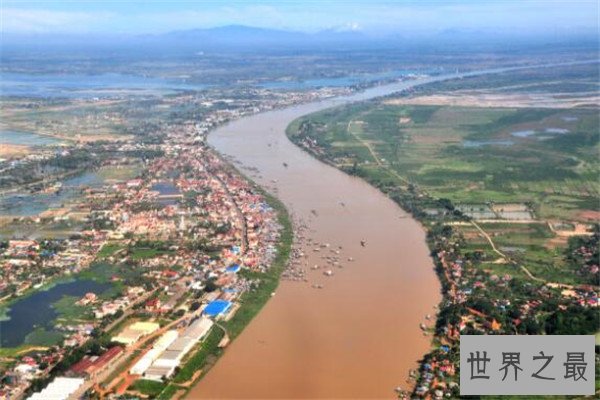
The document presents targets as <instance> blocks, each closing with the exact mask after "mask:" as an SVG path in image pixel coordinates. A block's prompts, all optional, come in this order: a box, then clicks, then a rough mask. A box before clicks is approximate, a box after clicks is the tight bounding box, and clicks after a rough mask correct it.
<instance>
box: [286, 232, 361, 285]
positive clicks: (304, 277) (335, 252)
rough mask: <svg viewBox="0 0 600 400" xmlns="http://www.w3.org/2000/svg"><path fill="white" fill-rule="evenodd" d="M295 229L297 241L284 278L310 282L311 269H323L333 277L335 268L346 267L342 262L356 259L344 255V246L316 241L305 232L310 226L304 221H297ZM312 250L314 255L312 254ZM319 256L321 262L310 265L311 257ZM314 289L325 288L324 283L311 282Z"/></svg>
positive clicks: (323, 272) (328, 275) (327, 274)
mask: <svg viewBox="0 0 600 400" xmlns="http://www.w3.org/2000/svg"><path fill="white" fill-rule="evenodd" d="M295 225H296V229H295V237H294V239H295V242H294V246H293V248H292V254H291V257H290V261H289V262H288V265H287V268H286V270H285V271H284V272H283V274H282V276H281V277H282V279H285V280H288V281H296V282H309V277H308V272H309V271H322V274H323V276H325V277H332V276H334V275H335V272H334V271H335V269H342V268H344V264H342V262H343V261H344V260H345V261H346V262H352V261H354V258H353V257H344V256H343V254H342V252H343V247H342V246H332V245H331V244H330V243H321V242H318V241H314V240H313V239H312V238H310V237H308V236H307V235H306V234H305V233H306V231H307V230H308V226H307V225H306V224H304V223H297V224H295ZM311 252H312V255H311V254H310V253H311ZM316 257H318V258H319V259H320V261H319V262H317V263H316V264H313V265H312V266H310V267H309V259H312V260H313V261H314V259H315V258H316ZM311 287H312V288H314V289H323V288H324V285H323V284H322V283H319V282H315V283H312V284H311Z"/></svg>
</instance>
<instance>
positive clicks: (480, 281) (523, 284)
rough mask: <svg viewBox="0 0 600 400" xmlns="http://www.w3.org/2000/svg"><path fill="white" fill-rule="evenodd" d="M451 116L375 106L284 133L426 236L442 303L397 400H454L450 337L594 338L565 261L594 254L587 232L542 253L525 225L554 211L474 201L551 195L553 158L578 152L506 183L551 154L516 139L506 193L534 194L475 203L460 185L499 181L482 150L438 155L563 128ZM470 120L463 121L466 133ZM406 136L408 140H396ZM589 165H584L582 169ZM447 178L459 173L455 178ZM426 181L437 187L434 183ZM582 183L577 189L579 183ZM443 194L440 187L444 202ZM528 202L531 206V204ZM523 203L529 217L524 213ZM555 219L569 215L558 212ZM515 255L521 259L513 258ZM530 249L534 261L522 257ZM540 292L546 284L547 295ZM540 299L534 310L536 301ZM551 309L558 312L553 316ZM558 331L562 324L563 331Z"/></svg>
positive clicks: (576, 278) (590, 309) (584, 295)
mask: <svg viewBox="0 0 600 400" xmlns="http://www.w3.org/2000/svg"><path fill="white" fill-rule="evenodd" d="M450 111H452V110H448V109H447V108H442V107H414V106H408V107H404V108H401V109H400V108H398V107H397V108H392V107H390V106H389V105H386V106H382V105H381V104H379V103H368V104H363V105H360V104H357V105H352V106H351V107H347V108H343V109H338V110H337V112H335V111H330V110H327V111H325V112H322V113H319V114H313V115H310V116H306V117H302V118H300V119H297V120H295V121H293V122H292V123H291V124H290V125H289V127H288V129H287V130H286V134H287V136H288V138H289V139H290V140H291V141H292V142H294V143H295V144H296V145H297V146H298V147H300V148H302V149H303V150H305V151H306V152H307V153H308V154H311V155H312V156H314V157H315V158H317V159H319V160H321V161H323V162H326V163H327V164H329V165H333V166H336V167H337V168H338V169H339V170H341V171H344V172H345V173H347V174H349V175H353V176H357V177H359V178H361V179H363V180H364V181H366V182H368V183H369V184H370V185H371V186H373V187H374V188H376V189H378V190H379V191H380V192H382V193H384V194H385V195H387V196H388V197H389V198H390V199H392V200H393V201H394V202H396V203H397V204H398V205H399V206H400V207H401V208H402V209H404V210H406V211H407V212H409V213H410V214H411V215H412V216H413V218H415V219H416V220H418V221H419V222H420V223H421V224H422V225H423V226H424V227H425V229H426V230H427V244H428V247H429V249H430V252H431V256H432V259H433V261H434V263H435V266H436V272H437V275H438V278H439V280H440V282H441V284H442V288H443V296H444V298H443V300H442V302H441V303H440V308H439V310H440V311H439V313H438V314H437V316H436V318H435V320H436V323H435V326H432V325H430V324H429V321H430V320H431V319H432V316H431V315H429V316H424V317H425V318H424V321H423V325H422V329H423V331H424V333H425V334H434V336H433V341H432V347H431V349H430V351H429V352H427V353H426V354H425V355H424V357H423V360H422V362H421V363H420V367H419V371H418V372H417V371H413V372H412V373H411V377H414V378H415V379H416V381H417V384H416V385H415V387H414V390H412V391H411V392H410V393H407V392H403V394H406V396H411V397H413V396H418V397H426V396H428V395H435V396H436V397H441V396H452V397H454V396H458V390H459V389H458V344H459V337H460V334H492V333H493V334H543V333H545V334H556V333H557V332H562V333H567V334H591V333H595V329H596V327H597V324H598V315H597V313H595V314H594V305H595V304H596V302H595V300H594V298H596V299H597V294H594V289H593V288H592V289H590V285H589V284H588V281H587V279H588V275H585V274H584V272H585V271H587V270H586V269H585V268H586V267H585V266H582V265H581V261H580V262H579V263H577V262H575V263H573V262H572V261H569V259H571V260H572V259H574V258H576V257H577V256H576V254H578V253H577V250H576V251H575V253H573V249H576V248H578V247H580V248H584V249H585V248H587V247H588V246H591V247H593V246H594V244H593V243H597V233H596V234H593V230H591V231H590V232H584V236H582V237H583V238H586V239H585V240H579V241H578V242H577V243H571V242H569V246H565V244H563V246H562V247H557V244H556V243H555V242H552V247H550V248H546V247H543V246H544V245H545V243H546V242H547V241H548V240H549V239H551V235H549V234H548V235H545V234H544V232H541V233H540V231H541V230H543V229H544V227H545V225H540V224H536V223H537V222H540V221H536V220H533V218H534V215H535V217H536V218H539V217H540V215H541V216H544V215H545V214H544V212H545V213H548V212H552V209H548V208H546V209H544V210H542V212H540V211H539V207H536V212H535V214H534V213H531V214H530V211H529V210H530V209H531V207H532V206H531V205H529V206H528V207H524V206H521V207H518V208H517V205H518V204H506V205H503V204H502V203H496V204H494V202H492V205H491V206H490V205H489V203H488V201H487V200H482V198H489V196H491V195H492V194H493V195H495V196H502V197H501V198H502V199H503V200H504V201H505V202H508V203H510V202H513V203H514V202H518V200H515V198H514V197H515V196H526V195H527V194H528V193H529V192H530V191H531V192H533V191H535V188H536V187H540V180H539V177H540V176H544V178H546V179H548V180H550V179H555V182H551V183H550V184H549V186H550V187H554V188H557V187H559V185H560V184H561V179H560V177H558V178H556V176H555V175H551V174H548V173H547V171H548V170H551V171H554V173H555V174H556V173H557V168H553V165H554V164H558V165H561V164H562V163H561V162H557V161H556V158H558V157H561V156H562V154H566V155H567V156H570V155H571V154H573V153H575V154H577V156H578V157H582V158H584V159H585V157H586V155H587V153H585V149H584V150H583V151H582V152H576V151H575V150H577V149H578V147H576V146H575V145H573V144H572V145H571V147H569V146H567V144H569V143H573V141H568V140H566V139H565V138H562V137H560V136H558V137H557V138H556V142H558V143H559V144H560V145H561V151H562V152H563V153H562V154H561V153H557V152H556V149H555V148H554V147H552V152H551V154H552V155H553V157H554V158H553V159H550V158H549V157H546V158H545V159H544V160H543V161H541V162H536V163H533V165H531V166H528V167H526V168H524V169H523V171H526V172H527V174H525V173H522V174H521V175H519V174H518V173H517V172H515V170H516V171H518V166H519V163H524V164H526V163H529V162H531V160H530V157H532V155H533V154H536V151H537V152H538V153H540V152H542V151H544V150H545V151H547V147H546V146H548V147H549V146H551V145H552V144H553V143H552V141H548V140H545V141H542V142H540V141H533V142H532V141H531V140H530V139H528V140H527V141H526V140H525V139H523V140H522V141H521V142H518V141H517V140H518V139H514V140H515V143H514V148H515V150H514V152H513V153H511V152H510V150H511V149H512V148H511V149H503V150H502V152H500V154H501V156H502V157H507V156H509V155H512V156H513V157H514V158H515V161H513V162H511V166H513V167H514V168H513V171H512V173H511V177H512V179H513V180H514V181H513V182H511V184H512V186H511V188H513V189H514V187H515V182H516V183H519V178H521V180H526V179H523V178H527V179H531V180H532V181H533V180H534V177H537V179H535V182H531V183H530V184H529V185H528V186H527V185H526V186H525V187H524V188H523V190H521V191H520V192H517V193H512V192H511V193H506V192H505V191H507V190H506V189H504V186H502V185H501V183H502V182H503V181H498V180H495V181H492V182H493V183H495V184H496V185H497V186H496V188H495V190H494V189H491V188H489V187H486V189H487V190H485V191H482V192H481V193H478V191H477V190H476V188H474V187H473V186H474V185H475V182H471V186H469V179H468V177H472V176H473V174H475V173H477V174H479V175H478V176H482V177H483V176H487V177H489V176H493V174H494V173H495V172H497V171H500V170H501V168H502V167H501V166H500V167H496V166H492V167H490V166H489V165H490V164H491V163H493V162H494V157H498V156H497V155H495V154H494V151H493V149H492V150H487V152H485V150H486V149H483V150H481V149H477V151H476V150H473V149H468V150H461V149H460V148H459V147H458V145H454V147H453V148H451V149H450V150H451V151H450V150H448V151H446V152H444V151H443V146H450V145H451V144H452V143H454V142H458V143H460V138H461V137H460V136H458V134H457V132H461V131H464V130H465V128H464V126H470V127H472V129H473V130H477V131H478V132H482V131H483V132H489V134H490V135H498V134H506V135H508V134H510V132H512V131H513V130H514V131H516V132H520V131H518V130H517V129H516V128H515V127H514V126H512V125H513V124H517V123H521V124H523V123H527V124H530V125H531V126H533V124H537V125H536V126H535V127H534V128H536V129H538V130H539V131H544V130H545V129H548V128H547V127H546V126H544V123H545V124H548V123H552V124H557V123H559V122H560V121H563V120H564V119H566V116H565V115H562V114H560V112H558V111H552V113H551V115H549V116H548V115H545V114H543V113H541V112H540V111H539V110H534V112H532V111H531V110H529V112H528V113H526V112H525V111H523V112H520V111H512V110H500V111H497V110H493V109H492V110H489V109H485V110H479V109H471V110H467V111H465V110H463V109H462V108H461V109H459V111H460V112H461V113H463V114H461V117H460V118H455V119H450V118H447V116H448V115H449V113H450ZM494 112H496V113H497V114H498V115H500V117H503V119H500V120H499V121H501V122H503V124H500V123H499V122H496V121H495V120H494V118H489V115H490V114H492V113H494ZM577 112H578V114H577V119H578V120H581V121H585V120H586V119H589V118H590V115H589V114H590V113H587V114H585V113H584V112H583V111H577ZM436 113H439V115H443V116H444V117H446V118H443V119H442V121H443V123H442V124H441V126H442V128H440V129H437V130H436V129H434V128H431V126H430V125H431V124H429V125H427V123H428V122H430V121H431V120H434V119H435V117H434V116H435V115H438V114H436ZM482 113H483V114H486V115H488V119H485V118H481V117H480V114H482ZM511 113H515V114H516V115H512V114H511ZM567 113H568V114H569V116H570V115H571V114H573V113H575V111H573V110H569V111H564V114H567ZM467 114H468V115H467ZM506 114H508V116H507V115H506ZM554 114H556V115H554ZM492 115H494V114H492ZM525 117H527V118H525ZM561 117H562V118H561ZM469 118H473V121H472V120H470V119H469ZM477 118H479V119H478V120H477ZM544 118H546V119H544ZM457 121H458V122H457ZM481 121H483V122H481ZM557 121H558V122H557ZM469 122H471V124H470V125H469ZM484 122H485V123H486V125H485V128H487V130H484V129H479V130H478V128H479V126H478V125H477V123H479V124H483V123H484ZM452 123H460V124H461V128H460V129H453V125H452ZM538 125H539V126H538ZM593 125H594V124H588V125H584V126H593ZM595 125H597V123H596V124H595ZM423 126H425V127H423ZM434 127H437V125H434ZM513 128H514V129H513ZM565 129H566V128H565ZM573 129H575V128H573ZM505 132H508V133H505ZM561 132H562V131H561ZM585 134H586V131H585V130H581V129H579V131H578V132H577V135H580V136H583V135H585ZM435 135H438V137H437V138H434V139H432V138H431V136H435ZM463 135H465V133H463ZM480 135H481V133H480ZM407 136H408V137H409V138H410V140H408V139H406V140H404V139H405V138H406V137H407ZM448 143H450V145H449V144H448ZM419 146H422V147H419ZM434 146H438V147H442V150H439V153H436V152H435V151H433V150H432V148H433V147H434ZM520 146H531V147H537V148H536V149H535V150H536V151H533V150H531V151H528V152H527V153H526V154H527V157H529V158H526V159H520V158H519V155H520V154H523V153H520V152H518V149H519V148H520ZM436 148H437V147H436ZM467 151H468V152H470V154H471V155H472V157H473V158H474V159H475V160H477V167H478V169H476V170H475V169H473V168H468V167H469V164H468V161H469V160H468V159H463V158H460V156H461V155H463V153H465V152H467ZM480 153H484V154H485V157H484V158H485V160H481V159H480V158H478V157H481V154H480ZM444 157H446V158H444ZM592 162H593V161H592V160H590V163H592ZM545 163H546V164H548V165H547V166H546V164H545ZM550 164H552V165H550ZM453 168H454V169H460V171H453ZM536 169H538V170H542V173H540V174H537V175H535V174H533V175H532V173H533V172H534V171H535V170H536ZM423 171H425V172H423ZM532 171H533V172H532ZM452 172H454V175H452V174H451V173H452ZM425 173H426V174H427V175H425ZM459 173H460V174H459ZM468 173H470V174H471V175H469V174H468ZM424 175H425V176H424ZM440 176H441V177H442V178H443V179H442V178H440ZM465 176H466V178H464V177H465ZM459 177H460V178H463V179H465V182H459V183H457V182H455V181H451V179H452V178H454V179H455V180H457V179H459ZM426 178H427V179H426ZM434 178H437V180H435V181H434V180H433V179H434ZM580 179H581V182H583V183H586V180H585V177H581V178H580ZM482 180H483V178H482ZM488 181H491V180H490V179H488ZM423 182H424V184H422V183H423ZM425 184H428V186H425ZM535 184H537V186H536V185H535ZM443 185H446V186H448V189H447V190H446V191H444V190H445V187H444V186H443ZM424 186H425V187H424ZM440 187H441V189H440ZM555 190H556V189H555ZM440 192H443V193H447V194H446V196H448V197H451V196H454V197H451V199H448V198H446V197H445V196H444V197H443V196H441V195H440V194H439V193H440ZM569 195H570V196H573V197H574V198H575V199H580V200H581V198H582V197H583V198H585V195H576V194H574V193H569ZM510 196H513V197H510ZM456 197H458V198H459V199H462V201H465V202H468V201H469V199H470V200H471V203H477V202H479V203H480V204H481V206H471V207H466V206H464V207H463V206H461V205H460V203H454V202H453V200H455V198H456ZM531 198H532V199H535V196H531ZM499 201H500V200H499ZM521 201H524V200H521ZM532 203H533V204H534V205H535V202H534V201H533V202H532ZM530 204H531V203H530ZM578 204H580V207H582V208H581V209H574V210H569V212H570V213H571V214H570V215H571V216H572V217H574V218H576V217H577V216H578V215H579V212H578V211H584V210H585V207H587V203H586V202H584V201H580V202H579V203H578ZM480 208H483V209H489V211H488V214H490V215H491V216H487V214H485V211H484V210H482V209H480ZM513 210H518V211H519V212H520V213H521V214H519V215H527V218H528V219H529V220H528V221H526V222H527V224H524V223H519V222H520V221H518V220H517V221H513V220H506V219H503V218H506V217H505V216H506V215H508V216H509V217H510V216H511V215H512V214H510V213H511V212H512V213H514V212H516V211H513ZM562 212H563V214H564V215H567V214H566V211H565V210H562ZM470 213H471V214H470ZM478 213H479V214H482V215H484V217H487V218H495V220H493V221H492V222H490V221H487V222H486V223H481V224H480V223H479V221H476V220H477V218H478V217H479V214H478ZM563 218H564V217H563ZM484 222H485V221H484ZM481 226H484V227H485V229H486V230H492V232H493V233H492V234H491V235H490V234H488V233H487V232H486V231H485V230H483V229H482V228H481ZM596 229H597V228H596ZM596 232H597V230H596ZM587 238H589V239H587ZM511 240H512V242H511ZM588 243H589V244H588ZM546 246H547V244H546ZM565 247H566V248H565ZM499 248H501V249H503V251H500V250H499ZM514 248H522V249H523V250H522V251H521V252H520V253H519V254H515V251H514V250H513V249H514ZM525 249H527V253H526V252H525ZM530 249H532V251H531V252H532V253H533V255H532V256H530V254H529V253H528V252H529V251H530ZM585 251H586V252H587V250H585ZM579 252H581V251H579ZM540 255H550V256H552V257H554V258H555V259H558V262H560V264H559V266H558V267H555V268H554V269H552V268H550V266H549V265H548V264H549V263H548V257H545V258H541V259H540ZM530 260H532V261H530ZM535 261H537V262H538V263H539V264H540V265H539V266H538V265H537V264H536V262H535ZM589 262H592V263H593V262H594V261H589ZM524 264H526V265H527V268H529V269H532V270H534V271H535V275H536V276H541V277H543V278H544V279H540V278H539V277H536V276H533V275H532V274H531V273H530V272H529V269H527V268H526V267H525V266H524ZM523 271H525V272H523ZM528 272H529V273H528ZM596 277H597V275H596ZM546 282H554V283H548V284H547V285H546ZM596 282H597V281H596ZM589 283H591V284H593V283H592V282H589ZM561 285H565V286H561ZM561 287H562V288H564V287H568V288H569V289H570V290H569V291H561V290H560V288H561ZM557 289H558V290H557ZM564 293H567V294H564ZM541 299H544V301H540V300H541ZM556 304H560V306H559V307H558V308H557V307H556V306H555V305H556ZM567 320H568V321H569V322H565V321H567ZM594 321H596V322H594Z"/></svg>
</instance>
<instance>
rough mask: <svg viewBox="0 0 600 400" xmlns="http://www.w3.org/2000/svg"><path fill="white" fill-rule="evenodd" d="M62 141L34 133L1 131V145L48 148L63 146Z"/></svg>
mask: <svg viewBox="0 0 600 400" xmlns="http://www.w3.org/2000/svg"><path fill="white" fill-rule="evenodd" d="M61 143H62V142H61V140H60V139H57V138H53V137H51V136H43V135H38V134H37V133H32V132H21V131H12V130H2V131H0V144H17V145H23V146H47V145H53V144H61Z"/></svg>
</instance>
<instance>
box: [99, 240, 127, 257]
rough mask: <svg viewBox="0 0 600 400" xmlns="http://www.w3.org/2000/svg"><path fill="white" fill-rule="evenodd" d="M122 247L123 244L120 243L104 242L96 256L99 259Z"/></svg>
mask: <svg viewBox="0 0 600 400" xmlns="http://www.w3.org/2000/svg"><path fill="white" fill-rule="evenodd" d="M123 248H124V247H123V245H122V244H120V243H106V244H105V245H104V246H102V248H101V249H100V251H99V252H98V255H97V256H98V258H99V259H102V258H107V257H110V256H112V255H113V254H115V253H116V252H117V251H119V250H121V249H123Z"/></svg>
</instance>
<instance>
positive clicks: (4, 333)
mask: <svg viewBox="0 0 600 400" xmlns="http://www.w3.org/2000/svg"><path fill="white" fill-rule="evenodd" d="M110 287H111V285H110V284H109V283H99V282H96V281H93V280H76V281H73V282H67V283H60V284H58V285H55V286H53V287H51V288H49V289H48V290H41V291H39V292H37V293H34V294H32V295H30V296H27V297H25V298H23V299H21V300H18V301H17V302H16V303H14V304H13V305H11V307H10V309H9V310H8V313H7V315H8V319H7V320H3V321H0V347H16V346H20V345H22V344H24V343H25V342H26V338H27V336H28V335H29V334H31V333H33V332H34V331H35V330H36V329H39V328H44V329H45V330H46V331H50V332H55V329H54V326H53V321H54V320H55V319H56V318H57V317H58V313H57V312H56V310H55V309H54V308H53V307H52V304H53V303H56V302H57V301H59V300H60V299H61V298H62V297H63V296H77V297H81V296H83V295H84V294H86V293H88V292H93V293H95V294H97V295H98V294H101V293H103V292H105V291H106V290H108V289H109V288H110Z"/></svg>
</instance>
